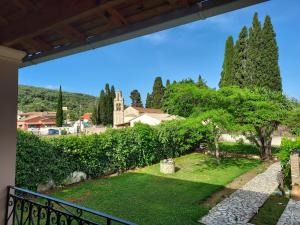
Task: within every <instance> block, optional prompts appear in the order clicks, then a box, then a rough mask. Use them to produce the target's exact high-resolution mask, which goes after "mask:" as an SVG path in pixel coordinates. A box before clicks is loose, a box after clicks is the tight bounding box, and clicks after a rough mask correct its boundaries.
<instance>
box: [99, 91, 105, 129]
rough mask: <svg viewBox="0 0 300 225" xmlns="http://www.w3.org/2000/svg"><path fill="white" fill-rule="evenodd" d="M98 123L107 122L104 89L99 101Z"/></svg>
mask: <svg viewBox="0 0 300 225" xmlns="http://www.w3.org/2000/svg"><path fill="white" fill-rule="evenodd" d="M98 116H99V117H98V119H99V121H98V123H99V124H101V123H103V124H106V120H105V119H106V110H105V93H104V90H101V92H100V97H99V103H98Z"/></svg>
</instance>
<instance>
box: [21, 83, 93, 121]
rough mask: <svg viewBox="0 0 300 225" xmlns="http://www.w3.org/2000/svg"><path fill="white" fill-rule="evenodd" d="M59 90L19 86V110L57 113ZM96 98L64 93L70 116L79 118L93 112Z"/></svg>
mask: <svg viewBox="0 0 300 225" xmlns="http://www.w3.org/2000/svg"><path fill="white" fill-rule="evenodd" d="M57 97H58V90H53V89H47V88H40V87H33V86H25V85H19V95H18V110H19V111H22V112H30V111H56V105H57ZM96 99H97V98H96V97H95V96H91V95H87V94H81V93H71V92H63V106H66V107H68V111H69V115H70V116H71V117H73V118H74V117H75V118H78V117H79V115H82V114H83V113H85V112H92V109H93V106H94V104H95V101H96Z"/></svg>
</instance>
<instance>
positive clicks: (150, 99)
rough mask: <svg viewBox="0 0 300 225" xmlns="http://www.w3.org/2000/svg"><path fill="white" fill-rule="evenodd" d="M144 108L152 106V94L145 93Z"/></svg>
mask: <svg viewBox="0 0 300 225" xmlns="http://www.w3.org/2000/svg"><path fill="white" fill-rule="evenodd" d="M146 108H152V95H151V94H150V93H147V98H146Z"/></svg>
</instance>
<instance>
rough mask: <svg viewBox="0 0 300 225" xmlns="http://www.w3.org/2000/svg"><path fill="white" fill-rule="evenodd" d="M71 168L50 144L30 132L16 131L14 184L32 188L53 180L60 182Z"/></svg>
mask: <svg viewBox="0 0 300 225" xmlns="http://www.w3.org/2000/svg"><path fill="white" fill-rule="evenodd" d="M70 172H72V170H70V169H69V168H68V165H67V163H66V160H65V157H64V156H63V155H62V154H61V152H59V151H57V150H56V149H55V148H54V147H53V146H52V145H51V144H49V143H48V142H46V141H44V140H42V139H41V138H39V137H37V136H36V135H34V134H32V133H26V132H23V131H18V133H17V165H16V184H17V185H18V186H21V187H27V188H30V189H34V188H36V187H37V185H38V184H43V183H46V182H48V181H50V180H55V182H56V183H61V182H62V180H63V179H64V178H65V177H66V176H67V175H69V174H70Z"/></svg>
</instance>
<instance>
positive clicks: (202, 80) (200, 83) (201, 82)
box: [196, 75, 208, 88]
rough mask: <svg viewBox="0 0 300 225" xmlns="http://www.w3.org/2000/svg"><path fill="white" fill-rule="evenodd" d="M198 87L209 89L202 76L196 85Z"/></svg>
mask: <svg viewBox="0 0 300 225" xmlns="http://www.w3.org/2000/svg"><path fill="white" fill-rule="evenodd" d="M196 85H197V87H199V88H207V87H208V86H207V84H206V81H205V80H204V79H203V78H202V76H201V75H199V76H198V81H197V83H196Z"/></svg>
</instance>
